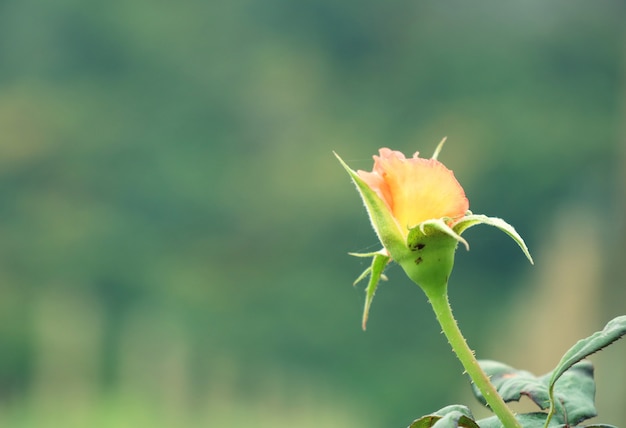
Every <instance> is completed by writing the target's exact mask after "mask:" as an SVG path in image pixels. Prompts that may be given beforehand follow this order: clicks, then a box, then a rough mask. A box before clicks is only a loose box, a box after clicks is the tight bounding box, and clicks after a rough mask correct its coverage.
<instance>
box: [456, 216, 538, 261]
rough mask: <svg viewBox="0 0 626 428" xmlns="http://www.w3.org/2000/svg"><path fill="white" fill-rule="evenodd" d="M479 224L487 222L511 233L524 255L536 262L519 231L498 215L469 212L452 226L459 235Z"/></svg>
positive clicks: (508, 233)
mask: <svg viewBox="0 0 626 428" xmlns="http://www.w3.org/2000/svg"><path fill="white" fill-rule="evenodd" d="M477 224H486V225H488V226H494V227H497V228H498V229H500V230H501V231H503V232H504V233H506V234H507V235H509V236H510V237H511V238H513V240H514V241H515V242H516V243H517V245H519V247H520V248H521V249H522V251H523V252H524V255H525V256H526V257H527V258H528V260H529V261H530V263H531V264H534V261H533V258H532V256H531V255H530V252H529V251H528V247H527V246H526V243H525V242H524V240H523V239H522V237H521V236H520V235H519V233H517V231H516V230H515V228H514V227H513V226H511V225H510V224H508V223H507V222H506V221H504V220H502V219H501V218H497V217H487V216H486V215H482V214H471V213H470V214H468V215H466V216H465V217H463V218H461V219H460V220H459V221H458V222H457V223H455V224H454V226H453V227H452V228H453V229H454V231H455V232H456V233H458V234H459V235H460V234H462V233H463V232H464V231H465V230H467V229H469V228H470V227H472V226H476V225H477Z"/></svg>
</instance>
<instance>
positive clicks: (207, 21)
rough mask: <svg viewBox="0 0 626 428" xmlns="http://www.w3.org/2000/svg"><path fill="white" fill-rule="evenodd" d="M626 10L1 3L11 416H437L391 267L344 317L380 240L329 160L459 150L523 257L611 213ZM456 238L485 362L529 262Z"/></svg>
mask: <svg viewBox="0 0 626 428" xmlns="http://www.w3.org/2000/svg"><path fill="white" fill-rule="evenodd" d="M625 12H626V10H625V7H624V4H623V3H622V2H619V1H609V0H601V1H599V2H593V3H591V2H585V1H582V0H576V1H567V2H566V1H556V2H550V3H545V2H542V1H539V0H533V1H527V2H520V3H514V4H510V3H506V4H505V3H498V2H493V1H481V2H472V3H471V4H470V3H466V2H461V1H458V0H457V1H446V2H438V1H434V0H432V1H431V0H427V1H422V2H413V1H403V0H399V1H392V2H375V1H360V2H356V1H350V0H344V1H340V2H338V1H330V0H316V1H311V0H304V1H299V2H289V1H284V0H266V1H263V2H260V1H252V0H236V1H233V2H220V1H218V2H201V1H197V0H184V1H180V2H175V3H168V2H162V1H161V2H148V1H145V0H124V1H120V0H112V1H109V2H106V3H94V2H80V1H76V0H61V1H56V2H46V1H43V0H22V1H17V0H8V1H4V2H1V3H0V197H1V198H2V203H1V204H0V237H1V240H0V252H1V254H2V257H0V277H1V281H0V403H1V404H0V423H2V424H10V425H11V426H14V427H35V426H36V427H43V426H60V425H63V426H103V427H124V426H155V427H173V426H195V424H197V426H247V425H249V424H252V423H254V424H255V426H273V427H276V426H293V425H294V424H295V425H297V426H300V427H306V426H309V425H307V424H310V426H320V425H321V426H342V427H348V426H359V427H364V426H372V427H376V426H406V425H407V424H408V423H409V422H410V421H411V420H413V419H414V418H415V417H417V416H419V415H421V414H425V413H427V412H429V411H432V409H435V408H440V407H442V406H443V405H445V404H448V402H449V401H450V400H452V399H453V397H455V396H456V394H457V391H458V389H459V388H467V385H465V384H464V382H463V379H462V378H460V376H459V374H460V372H461V369H460V367H459V366H458V364H457V363H456V362H455V361H454V358H453V356H452V355H451V353H450V351H449V349H448V347H447V344H446V343H445V341H444V340H443V338H442V337H441V336H440V335H439V334H437V333H438V330H437V327H436V326H435V322H434V319H432V318H433V317H432V316H431V314H430V308H429V307H428V305H427V302H426V301H425V299H424V298H423V296H422V295H421V293H420V291H419V289H418V288H417V287H414V286H410V285H409V283H408V281H406V280H405V279H403V278H402V275H401V274H400V271H399V270H398V269H396V268H392V269H390V271H389V272H388V275H389V277H390V279H391V281H390V283H389V284H383V285H382V286H381V290H380V291H379V295H378V297H377V301H376V303H375V305H374V307H373V308H372V313H371V317H370V323H369V328H368V331H367V333H362V332H361V331H360V329H359V322H360V311H361V305H362V302H363V298H364V296H363V293H362V290H361V289H353V288H352V287H351V286H350V284H351V282H352V280H353V279H354V278H355V277H356V275H357V274H358V273H359V272H360V271H361V270H362V269H363V268H364V266H363V265H361V261H360V260H356V259H352V258H349V257H348V256H347V255H346V253H347V252H348V251H360V250H363V249H364V248H368V249H370V248H373V249H375V247H372V245H373V244H375V242H376V239H375V237H374V235H373V232H372V231H371V228H370V226H369V224H368V222H367V218H366V215H365V213H364V211H363V210H362V209H361V207H360V202H359V200H358V197H357V195H356V192H354V189H353V188H352V185H351V184H350V183H349V180H348V179H347V177H346V176H345V173H344V172H343V171H342V170H341V167H340V166H339V165H338V164H337V162H336V160H335V159H334V157H333V156H332V153H331V151H332V150H335V151H337V152H338V153H340V154H341V155H342V157H344V159H346V161H348V162H349V163H350V165H353V166H354V167H356V168H362V169H369V168H370V166H371V158H370V156H371V155H372V154H374V153H375V152H376V150H377V149H378V147H380V146H389V147H392V148H394V149H398V150H402V151H404V152H405V153H407V154H410V153H412V152H414V151H416V150H420V151H421V152H423V153H424V154H430V153H431V152H432V150H434V147H435V145H436V143H437V142H438V141H439V140H440V139H441V137H443V136H444V135H447V136H448V143H447V146H446V148H445V150H444V153H443V154H442V156H441V157H440V159H441V160H442V161H443V162H445V163H446V164H447V165H448V166H450V167H451V168H452V169H454V170H455V173H456V175H457V177H458V178H459V180H460V181H461V183H462V184H463V185H464V187H465V189H466V192H467V194H468V196H469V199H470V203H471V208H472V209H473V210H474V211H475V212H477V213H485V214H488V215H495V216H501V217H503V218H505V219H507V221H509V222H511V223H512V224H514V225H515V226H516V227H517V229H518V230H519V231H520V233H521V234H522V235H523V236H524V237H525V238H526V239H527V242H528V243H529V245H530V247H531V250H532V249H533V248H536V246H537V245H540V244H541V242H542V241H541V238H542V236H543V234H544V233H545V228H547V227H548V226H549V222H550V221H551V216H552V215H553V214H554V213H556V212H557V211H558V210H557V209H558V207H560V206H561V204H563V203H564V202H567V201H571V200H576V201H580V202H581V203H582V204H587V205H589V206H590V207H592V208H594V209H596V210H597V213H598V215H599V216H601V217H602V218H603V219H606V220H607V221H610V220H615V219H617V218H620V217H621V216H623V213H622V212H621V211H620V209H621V208H620V207H619V205H618V204H617V203H616V195H617V192H618V191H620V186H623V183H620V182H619V181H618V180H616V177H617V176H618V174H617V171H618V165H619V164H618V162H619V157H618V155H619V153H620V150H622V149H621V147H620V144H619V143H618V141H619V138H620V136H619V132H620V131H621V130H620V126H622V124H621V121H622V118H623V115H624V111H623V109H621V108H623V104H621V103H623V100H621V96H622V94H621V92H623V86H624V78H625V73H624V58H623V56H624V55H623V54H624V43H625V41H626V38H625V35H624V31H623V22H624V18H625V16H626V13H625ZM598 207H600V208H598ZM467 238H468V239H469V240H470V244H471V245H472V251H471V252H470V253H467V254H465V253H464V252H463V251H461V252H459V256H458V262H457V267H456V268H455V272H454V273H453V278H452V283H451V290H452V291H451V299H452V301H453V304H454V302H455V301H458V302H462V304H459V305H458V306H459V307H458V309H457V315H458V317H459V319H460V321H461V323H462V325H467V327H466V329H467V333H468V336H469V340H470V342H471V343H472V345H473V346H474V347H476V348H478V349H479V350H480V349H481V345H484V344H485V343H487V341H488V337H487V335H485V334H483V333H484V331H485V330H484V327H481V326H484V325H485V323H487V322H490V321H491V322H492V321H494V320H495V319H497V318H498V317H501V316H502V315H503V314H504V313H506V310H507V309H506V308H507V307H508V306H507V304H510V303H511V302H510V301H509V300H507V299H508V298H509V297H510V293H511V292H512V291H513V290H515V289H516V287H517V286H518V285H520V284H521V283H522V282H523V281H522V280H523V279H524V278H526V277H527V276H528V275H529V273H528V272H529V270H528V269H529V268H528V267H527V266H526V265H525V261H524V259H523V256H522V255H521V254H520V253H519V252H518V249H517V248H516V247H515V246H514V244H512V243H510V242H508V241H507V240H506V239H505V238H504V237H501V236H500V235H499V234H498V233H496V232H492V231H483V230H481V231H480V232H478V231H471V232H468V234H467ZM611 239H615V237H614V236H613V235H612V234H610V233H607V240H609V242H612V241H611ZM503 283H507V286H505V287H504V286H502V284H503ZM487 296H489V298H487ZM489 299H493V300H491V301H490V300H489ZM496 302H498V303H496ZM502 302H504V303H502ZM474 305H476V306H477V307H478V308H479V309H478V310H476V309H474V308H473V307H474ZM489 305H498V309H494V310H493V311H491V310H485V308H486V307H487V306H489ZM494 307H495V306H494ZM427 365H428V366H430V367H431V368H429V369H425V367H426V366H427ZM212 418H213V419H212ZM220 418H221V419H220ZM53 421H54V422H53ZM207 424H208V425H207ZM315 424H318V425H315Z"/></svg>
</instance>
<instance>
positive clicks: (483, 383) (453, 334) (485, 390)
mask: <svg viewBox="0 0 626 428" xmlns="http://www.w3.org/2000/svg"><path fill="white" fill-rule="evenodd" d="M424 291H425V292H426V295H427V297H428V300H429V301H430V304H431V306H432V308H433V310H434V311H435V315H436V317H437V321H439V324H440V325H441V327H442V329H443V333H444V334H445V335H446V337H447V338H448V342H449V343H450V345H451V346H452V350H453V351H454V353H455V354H456V356H457V358H458V359H459V360H460V361H461V364H463V368H465V371H466V372H467V374H468V375H469V376H470V378H471V379H472V381H473V382H474V384H475V385H476V387H478V389H479V390H480V392H481V393H482V394H483V396H484V397H485V400H486V401H487V404H489V407H490V408H491V410H492V411H493V412H494V413H495V414H496V416H497V417H498V419H500V422H502V424H503V426H504V427H505V428H521V425H520V423H519V422H518V421H517V419H515V415H514V414H513V412H512V411H511V409H509V407H508V406H507V405H506V404H505V403H504V400H502V397H500V395H499V394H498V392H497V391H496V389H495V388H494V386H493V384H492V383H491V382H490V381H489V377H488V376H487V375H486V374H485V372H484V371H483V370H482V369H481V368H480V365H479V364H478V361H477V360H476V357H475V356H474V352H473V351H472V350H471V349H470V347H469V346H468V345H467V342H466V341H465V338H464V337H463V334H462V333H461V330H460V329H459V326H458V324H457V322H456V320H455V319H454V316H453V315H452V308H451V307H450V302H449V301H448V292H447V287H444V288H443V291H442V290H441V289H440V288H439V289H437V290H430V292H429V291H428V290H424Z"/></svg>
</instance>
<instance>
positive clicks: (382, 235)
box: [333, 152, 407, 260]
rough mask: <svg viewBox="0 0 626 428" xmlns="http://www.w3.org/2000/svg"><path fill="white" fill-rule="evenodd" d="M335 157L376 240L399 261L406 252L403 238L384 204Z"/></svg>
mask: <svg viewBox="0 0 626 428" xmlns="http://www.w3.org/2000/svg"><path fill="white" fill-rule="evenodd" d="M333 153H334V152H333ZM335 156H336V157H337V159H338V160H339V163H341V166H343V167H344V169H345V170H346V171H347V172H348V174H349V175H350V178H351V179H352V181H353V182H354V184H355V185H356V188H357V190H358V191H359V194H360V195H361V199H362V200H363V203H364V204H365V208H366V210H367V213H368V215H369V217H370V221H371V222H372V227H373V228H374V231H375V232H376V235H378V239H379V240H380V242H381V243H382V244H383V246H384V247H385V248H386V249H387V251H389V254H390V255H391V257H392V258H393V259H394V260H399V259H401V258H402V257H403V256H404V255H405V254H406V252H407V248H406V244H405V242H404V237H403V235H402V233H401V232H400V229H399V228H398V224H397V222H396V220H395V219H394V218H393V216H392V215H391V212H390V211H389V208H387V205H386V204H385V202H384V201H383V200H382V199H381V198H380V197H379V196H378V194H376V192H375V191H373V190H372V189H371V188H370V187H369V186H368V185H367V183H365V181H363V179H362V178H361V177H359V174H357V173H356V172H355V171H353V170H352V169H351V168H350V167H349V166H348V165H346V163H345V162H344V161H343V160H342V159H341V158H340V157H339V155H338V154H337V153H335Z"/></svg>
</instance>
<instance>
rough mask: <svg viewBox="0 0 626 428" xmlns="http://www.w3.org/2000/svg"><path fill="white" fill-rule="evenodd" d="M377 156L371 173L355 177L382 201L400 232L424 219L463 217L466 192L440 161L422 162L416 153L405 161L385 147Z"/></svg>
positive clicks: (423, 160) (465, 209) (424, 160)
mask: <svg viewBox="0 0 626 428" xmlns="http://www.w3.org/2000/svg"><path fill="white" fill-rule="evenodd" d="M379 153H380V156H374V168H373V170H372V172H366V171H358V174H359V176H360V177H361V178H362V179H363V181H365V182H366V183H367V185H368V186H370V188H371V189H372V190H374V191H375V192H376V193H377V194H378V196H380V197H381V199H383V200H384V201H385V203H386V204H387V207H388V208H389V209H390V211H391V213H392V214H393V216H394V218H395V219H396V221H397V222H398V225H399V226H400V227H401V229H402V230H403V233H405V234H406V233H408V229H409V228H411V227H414V226H416V225H417V224H419V223H421V222H423V221H426V220H431V219H439V218H443V217H450V218H452V219H457V218H460V217H462V216H463V215H465V212H466V211H467V210H468V209H469V201H468V200H467V198H466V196H465V192H464V190H463V188H462V187H461V185H460V184H459V182H458V181H457V180H456V178H455V177H454V173H453V172H452V171H450V170H449V169H448V168H446V167H445V166H444V165H443V164H442V163H441V162H439V161H437V160H435V159H422V158H420V157H419V153H415V154H414V155H413V157H412V158H410V159H406V158H405V156H404V155H403V154H402V153H401V152H398V151H394V150H390V149H388V148H382V149H380V151H379Z"/></svg>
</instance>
